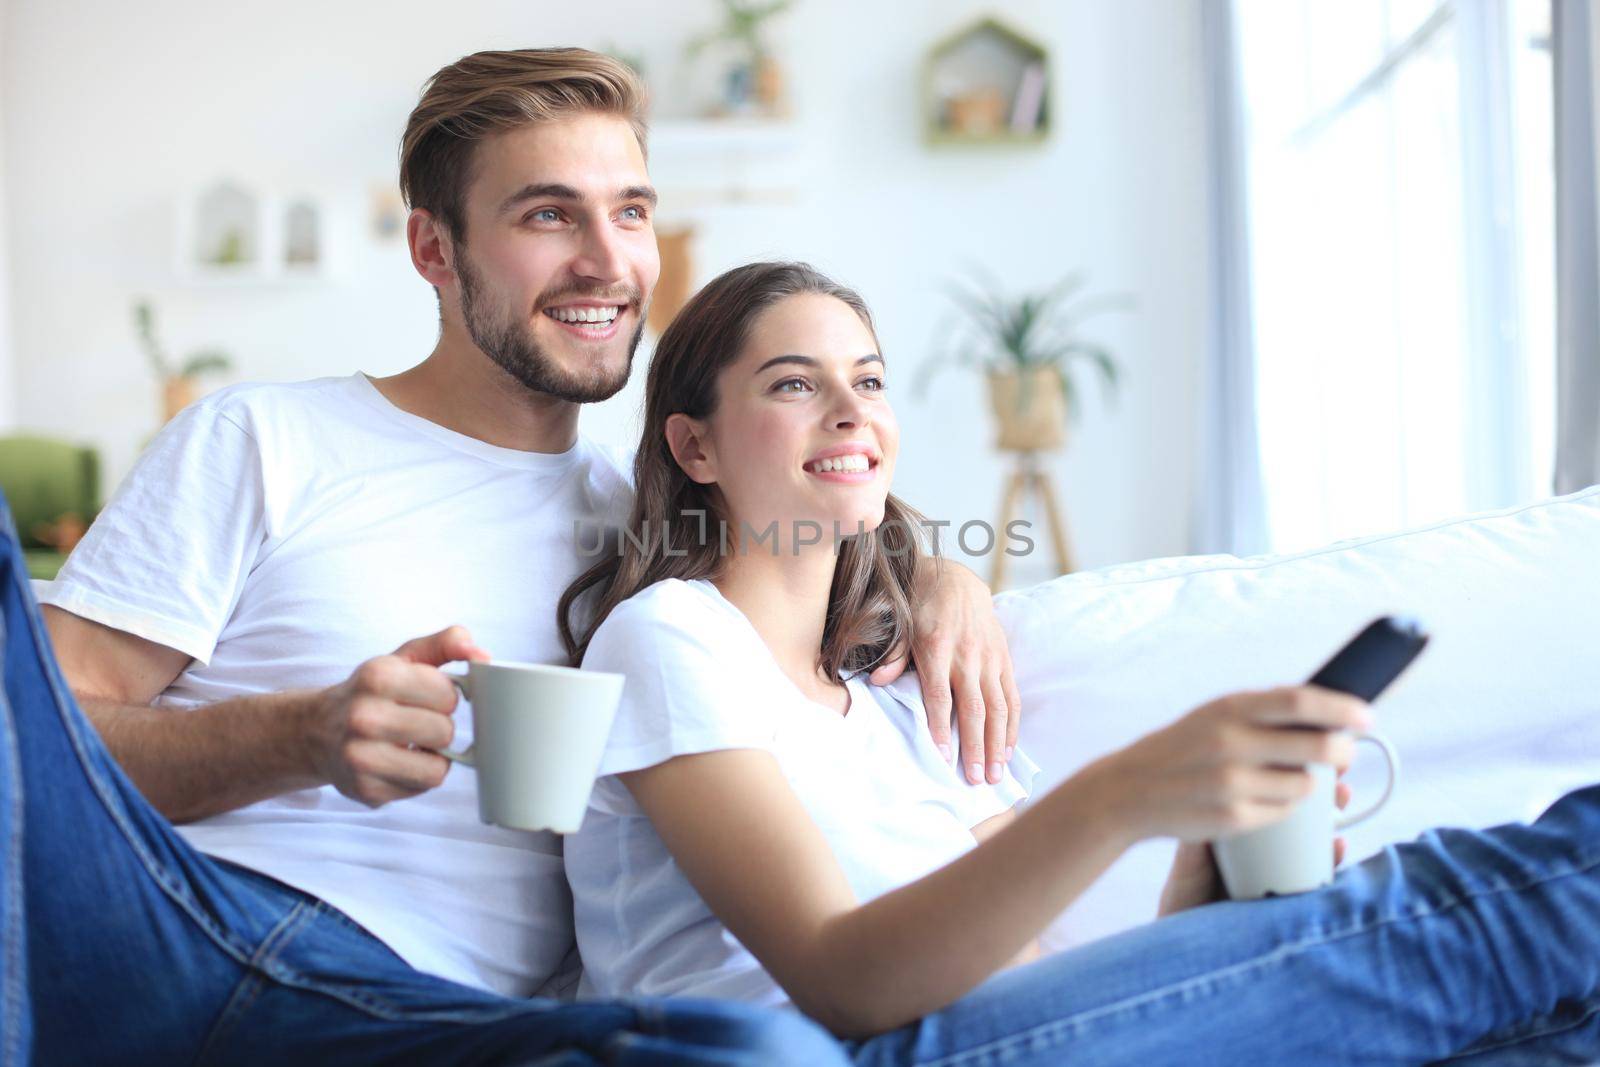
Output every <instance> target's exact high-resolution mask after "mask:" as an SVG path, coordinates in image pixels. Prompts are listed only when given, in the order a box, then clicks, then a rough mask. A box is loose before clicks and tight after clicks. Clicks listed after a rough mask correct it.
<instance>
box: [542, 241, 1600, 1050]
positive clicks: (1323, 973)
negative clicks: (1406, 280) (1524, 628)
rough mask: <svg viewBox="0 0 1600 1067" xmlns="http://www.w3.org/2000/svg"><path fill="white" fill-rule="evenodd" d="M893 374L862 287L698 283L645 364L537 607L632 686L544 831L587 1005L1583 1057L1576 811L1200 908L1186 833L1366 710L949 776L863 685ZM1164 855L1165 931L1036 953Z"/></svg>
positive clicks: (1283, 703) (899, 612) (906, 568)
mask: <svg viewBox="0 0 1600 1067" xmlns="http://www.w3.org/2000/svg"><path fill="white" fill-rule="evenodd" d="M887 378H888V373H887V370H886V367H885V364H884V360H883V357H882V355H881V353H880V352H879V347H878V344H877V340H876V336H875V334H874V331H873V327H872V321H871V318H870V316H869V314H868V311H867V308H866V306H865V305H864V304H863V303H862V301H861V299H860V298H859V297H858V296H856V295H855V294H854V293H853V292H851V291H849V290H847V289H844V288H842V287H840V286H838V285H836V284H834V283H832V282H830V281H829V280H827V279H826V278H824V277H822V276H820V275H819V274H817V273H816V272H815V271H813V270H811V269H810V268H807V267H805V266H803V265H799V264H782V263H776V264H774V263H758V264H752V265H750V266H746V267H741V268H739V269H736V270H733V271H730V272H728V273H727V274H724V275H722V276H721V277H719V278H717V279H716V280H715V281H713V282H712V283H711V284H709V285H708V286H707V287H706V288H705V289H703V290H702V291H701V292H700V293H699V294H698V295H697V296H696V297H695V298H694V299H693V300H691V301H690V303H689V305H688V306H687V307H685V308H684V310H683V311H682V312H681V313H680V314H679V316H678V318H677V320H676V321H675V322H674V323H673V324H672V326H671V328H670V329H668V330H667V332H666V333H665V334H664V335H663V336H662V338H661V341H660V344H659V345H658V346H657V349H656V354H655V359H654V361H653V363H652V365H651V367H650V374H649V383H648V395H647V400H646V414H645V426H644V437H643V442H642V444H641V446H640V449H639V452H638V459H637V465H636V468H635V478H636V487H637V497H636V500H637V502H636V505H635V507H634V511H633V518H632V529H631V530H630V531H629V533H630V536H629V537H627V538H624V539H623V540H622V542H621V550H620V553H619V554H618V555H617V556H615V557H608V558H606V559H604V560H602V561H601V562H600V563H599V564H597V565H596V567H595V568H594V569H593V570H592V571H590V572H589V573H588V574H587V575H585V576H584V577H583V578H582V579H580V580H579V581H578V582H577V583H575V584H574V585H573V587H572V588H571V589H569V590H568V592H567V595H566V597H565V598H564V599H563V601H562V608H561V611H562V623H563V627H564V635H565V637H566V639H567V640H568V644H569V647H570V648H571V650H572V653H573V657H574V660H575V661H578V660H581V662H582V663H583V665H584V666H585V667H592V668H595V669H599V670H607V671H619V672H622V673H624V674H626V675H627V679H628V680H627V685H626V688H625V691H624V695H623V701H622V707H621V710H620V711H619V713H618V718H617V723H616V726H615V728H614V730H613V733H612V736H611V739H610V742H609V745H608V749H607V752H606V755H605V757H604V759H603V762H602V766H601V774H602V777H601V778H600V780H599V781H598V782H597V783H596V786H595V790H594V794H593V798H592V800H591V802H590V803H591V806H590V811H589V813H588V817H587V818H586V820H585V822H584V826H583V829H582V830H581V831H580V832H579V833H578V834H576V835H575V836H573V837H570V838H568V840H567V844H566V864H567V873H568V878H569V880H570V882H571V884H572V888H573V891H574V896H575V900H576V909H577V928H578V941H579V948H580V950H581V953H582V955H583V959H584V963H585V968H586V971H585V979H586V984H587V988H588V989H589V990H590V991H591V992H593V993H596V994H603V995H618V994H629V993H638V994H652V995H655V994H694V995H701V996H719V997H731V998H737V999H740V1000H745V1001H753V1002H759V1003H766V1004H791V1003H792V1004H793V1005H794V1006H796V1007H798V1008H799V1009H800V1010H801V1011H804V1012H805V1013H807V1014H808V1015H811V1016H812V1017H814V1018H815V1019H817V1020H819V1021H821V1022H822V1023H824V1024H825V1025H827V1026H828V1027H829V1028H830V1029H832V1030H833V1031H834V1032H835V1033H836V1034H838V1035H840V1036H842V1037H844V1038H846V1039H847V1040H848V1042H849V1048H850V1050H851V1051H852V1052H853V1054H854V1055H855V1056H856V1058H857V1060H858V1061H859V1062H863V1063H874V1064H876V1063H931V1062H937V1063H941V1064H954V1063H961V1064H967V1063H1006V1064H1034V1063H1037V1064H1059V1063H1074V1064H1076V1063H1110V1062H1119V1063H1120V1062H1130V1063H1164V1062H1177V1061H1182V1062H1186V1063H1203V1062H1232V1063H1237V1062H1283V1063H1291V1062H1292V1063H1302V1062H1305V1063H1310V1062H1319V1063H1321V1062H1329V1063H1332V1062H1352V1063H1354V1062H1360V1063H1380V1062H1382V1063H1418V1062H1423V1061H1428V1060H1434V1059H1439V1058H1442V1057H1446V1056H1451V1055H1455V1054H1458V1053H1461V1052H1462V1051H1463V1050H1466V1049H1468V1048H1473V1049H1476V1050H1479V1051H1480V1054H1481V1056H1482V1057H1483V1058H1482V1059H1475V1060H1473V1062H1474V1063H1479V1062H1489V1061H1491V1060H1492V1059H1494V1058H1495V1057H1496V1056H1500V1055H1506V1056H1513V1055H1515V1056H1526V1055H1532V1054H1539V1055H1554V1054H1555V1053H1556V1052H1557V1051H1558V1050H1559V1051H1561V1052H1564V1053H1571V1054H1581V1055H1584V1056H1585V1058H1588V1057H1592V1056H1597V1055H1600V1014H1597V1006H1600V876H1597V874H1596V865H1597V864H1600V788H1590V789H1587V790H1583V791H1579V792H1576V793H1573V794H1569V795H1568V796H1567V797H1565V798H1563V799H1562V800H1561V801H1560V802H1559V803H1557V804H1556V805H1554V806H1553V807H1552V808H1551V809H1550V810H1549V811H1548V812H1546V814H1545V815H1544V816H1543V817H1542V818H1541V819H1540V820H1539V821H1538V822H1537V823H1535V824H1533V825H1532V826H1505V827H1499V828H1496V829H1494V830H1490V831H1486V832H1482V833H1477V832H1468V831H1457V830H1444V831H1438V832H1436V833H1433V834H1430V835H1427V836H1425V837H1423V838H1421V839H1419V840H1418V841H1416V842H1414V843H1411V844H1407V845H1402V846H1399V847H1396V848H1390V849H1388V850H1386V851H1385V852H1384V853H1382V854H1381V855H1379V856H1377V857H1374V858H1373V859H1371V860H1368V861H1367V862H1365V863H1362V864H1361V865H1359V866H1358V867H1356V868H1354V869H1351V870H1348V871H1345V872H1344V873H1343V874H1342V875H1341V876H1340V877H1339V879H1338V880H1337V881H1336V882H1335V884H1334V885H1332V886H1330V887H1327V888H1325V889H1323V890H1320V891H1318V892H1314V893H1307V894H1302V895H1298V896H1292V897H1283V898H1276V899H1271V900H1266V901H1261V902H1254V903H1226V904H1220V903H1219V904H1213V903H1212V902H1213V901H1215V900H1216V898H1217V896H1218V892H1217V886H1216V883H1215V875H1214V868H1213V866H1212V863H1211V859H1210V855H1209V850H1208V849H1207V847H1206V846H1205V844H1204V842H1205V841H1207V840H1209V839H1212V838H1215V837H1217V836H1219V835H1223V834H1228V833H1234V832H1238V831H1241V830H1246V829H1250V828H1253V827H1257V826H1261V825H1264V824H1266V823H1269V822H1271V821H1273V820H1275V819H1278V818H1281V817H1283V816H1284V815H1285V814H1287V813H1288V811H1289V810H1290V809H1291V807H1292V806H1293V805H1294V804H1295V803H1296V802H1298V801H1299V800H1300V799H1301V798H1302V797H1303V796H1305V794H1306V792H1307V790H1308V789H1309V785H1310V777H1309V774H1308V773H1307V771H1306V770H1305V765H1306V764H1308V763H1317V762H1321V763H1333V764H1337V765H1341V766H1342V765H1344V764H1345V763H1346V762H1347V761H1348V759H1349V755H1350V745H1351V742H1350V736H1349V732H1348V731H1352V730H1357V729H1362V728H1365V727H1366V726H1367V725H1368V719H1369V712H1368V708H1367V706H1366V705H1365V704H1363V703H1361V702H1360V701H1357V700H1354V699H1353V698H1349V697H1346V696H1343V695H1340V694H1336V693H1333V692H1330V691H1326V690H1318V689H1314V688H1310V687H1290V688H1283V689H1276V690H1270V691H1264V692H1247V693H1239V694H1235V695H1232V696H1229V697H1226V698H1223V699H1220V700H1217V701H1215V702H1213V703H1211V704H1207V705H1206V706H1204V707H1201V708H1199V709H1197V710H1195V711H1192V712H1190V713H1189V714H1188V715H1186V716H1184V717H1183V718H1181V719H1179V720H1178V721H1177V722H1176V723H1174V724H1173V725H1172V726H1170V727H1168V728H1166V729H1164V730H1161V731H1159V732H1157V733H1155V734H1152V735H1150V736H1149V737H1146V738H1144V739H1143V740H1141V741H1139V742H1138V743H1136V744H1134V745H1132V746H1130V747H1129V748H1126V749H1124V750H1122V751H1119V752H1116V753H1114V754H1112V755H1110V756H1107V757H1105V758H1103V759H1101V760H1100V761H1098V762H1096V763H1094V764H1092V765H1090V766H1089V767H1087V768H1086V769H1084V770H1083V771H1082V772H1080V773H1079V774H1078V775H1076V776H1075V777H1073V778H1072V779H1070V780H1069V781H1067V782H1065V783H1064V784H1062V785H1061V786H1059V787H1058V788H1056V789H1054V790H1053V791H1051V792H1050V793H1048V794H1046V795H1044V796H1040V797H1036V798H1034V799H1033V800H1032V801H1031V802H1030V803H1029V804H1028V805H1027V806H1026V807H1025V808H1024V809H1023V810H1021V811H1020V812H1019V811H1018V810H1017V808H1018V802H1019V801H1020V800H1021V799H1022V798H1023V797H1024V795H1025V794H1026V793H1027V791H1028V788H1029V782H1030V779H1031V777H1032V775H1031V773H1030V772H1031V764H1029V763H1028V762H1027V760H1026V758H1025V757H1024V756H1023V755H1022V754H1021V753H1020V752H1018V753H1015V754H1014V756H1013V759H1012V762H1011V764H1010V766H1009V768H1008V769H1007V768H1001V769H1000V770H1001V773H1000V774H999V775H985V777H987V778H991V779H992V778H995V777H998V778H999V782H998V784H989V783H988V782H985V783H983V784H979V785H968V784H966V782H965V781H964V779H965V778H966V777H967V775H966V770H967V769H966V768H961V773H960V774H958V773H957V771H956V770H955V769H953V768H952V767H951V765H950V762H949V761H948V760H946V759H945V758H944V757H943V755H942V754H941V753H940V752H938V751H937V750H936V749H935V748H934V747H933V744H932V742H931V741H930V740H929V739H928V736H927V731H926V730H925V729H923V728H922V726H921V724H920V717H921V716H922V715H923V714H924V712H923V709H922V704H921V701H920V699H919V697H918V692H917V689H916V683H915V679H914V678H906V679H902V680H901V681H900V682H897V683H895V684H894V685H893V686H890V687H888V688H880V687H875V686H871V685H869V684H866V683H865V679H864V676H863V674H862V672H863V671H865V670H867V669H870V668H871V666H872V665H873V664H874V663H875V662H877V660H878V659H879V658H880V657H882V656H883V655H884V654H885V651H886V650H888V649H890V648H892V647H894V645H895V644H896V642H897V641H898V640H899V639H900V637H901V636H902V635H903V634H904V632H905V629H906V625H907V622H906V618H907V612H908V604H907V589H908V588H909V585H908V583H909V576H910V574H911V569H912V567H913V565H914V564H915V562H916V559H917V553H918V551H919V549H918V545H917V539H916V537H915V536H914V529H915V520H916V516H915V515H914V514H912V513H911V512H909V511H908V510H907V509H906V507H905V506H904V505H903V504H901V503H900V502H899V501H897V500H896V499H895V498H894V497H893V496H892V495H890V493H889V486H890V482H891V479H892V476H893V473H894V466H895V459H896V455H897V450H898V438H897V433H896V427H895V421H894V414H893V412H892V410H891V408H890V405H889V402H888V399H887V395H886V390H885V383H886V380H887ZM858 531H859V532H858ZM836 532H837V533H838V534H840V535H841V537H840V539H838V540H836V538H835V533H836ZM580 619H581V620H583V621H582V622H580V621H579V620H580ZM1304 727H1315V729H1304ZM1157 836H1166V837H1176V838H1179V839H1180V840H1181V841H1183V842H1184V845H1183V846H1182V847H1181V849H1180V852H1179V857H1178V860H1177V863H1176V865H1175V867H1174V870H1173V874H1172V877H1171V878H1170V879H1169V882H1168V885H1167V888H1166V892H1165V894H1164V898H1163V906H1162V911H1163V913H1165V914H1167V915H1169V916H1170V917H1168V918H1164V919H1162V920H1161V921H1159V922H1155V923H1152V924H1149V925H1148V926H1146V927H1144V928H1142V929H1139V930H1135V931H1132V932H1130V933H1127V934H1124V935H1121V936H1119V937H1115V938H1110V939H1107V940H1105V941H1102V942H1099V943H1096V944H1093V945H1089V946H1086V947H1083V948H1080V949H1077V950H1074V951H1072V952H1067V953H1063V954H1060V955H1056V956H1053V957H1049V958H1046V959H1037V960H1036V959H1035V958H1036V956H1037V951H1036V949H1035V948H1034V938H1035V937H1036V936H1037V935H1038V934H1039V932H1040V931H1041V930H1043V929H1044V927H1045V926H1046V925H1047V924H1048V923H1049V922H1050V921H1051V920H1052V919H1053V918H1055V917H1056V916H1057V915H1058V914H1060V912H1061V911H1062V910H1063V909H1064V908H1065V907H1066V906H1067V905H1068V904H1069V903H1071V901H1072V900H1073V899H1074V897H1076V896H1077V894H1078V893H1079V892H1081V891H1082V890H1083V889H1084V887H1086V886H1087V885H1089V883H1090V882H1091V881H1093V879H1094V878H1096V877H1097V876H1098V875H1099V874H1100V873H1101V872H1102V871H1104V870H1105V868H1106V867H1107V866H1108V865H1109V864H1110V863H1111V862H1112V861H1113V860H1115V859H1116V858H1117V857H1118V856H1119V855H1120V854H1121V853H1122V852H1123V850H1125V849H1126V848H1128V847H1129V846H1130V845H1132V844H1134V843H1135V842H1137V841H1140V840H1142V839H1146V838H1150V837H1157ZM1206 904H1210V905H1212V906H1205V907H1202V906H1200V905H1206ZM1030 961H1032V962H1030Z"/></svg>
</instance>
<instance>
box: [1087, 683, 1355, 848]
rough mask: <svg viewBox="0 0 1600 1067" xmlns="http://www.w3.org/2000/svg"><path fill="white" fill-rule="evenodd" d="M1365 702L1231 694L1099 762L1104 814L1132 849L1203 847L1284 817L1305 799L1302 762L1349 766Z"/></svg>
mask: <svg viewBox="0 0 1600 1067" xmlns="http://www.w3.org/2000/svg"><path fill="white" fill-rule="evenodd" d="M1370 726H1371V712H1370V710H1369V708H1368V705H1367V703H1366V702H1365V701H1363V700H1358V699H1356V698H1355V697H1352V696H1349V695H1347V694H1344V693H1336V692H1334V691H1332V690H1328V689H1322V688H1320V687H1317V686H1284V687H1281V688H1277V689H1267V690H1261V691H1254V692H1242V693H1233V694H1230V695H1228V696H1224V697H1220V698H1218V699H1217V700H1213V701H1211V702H1210V703H1208V704H1205V705H1203V706H1202V707H1200V708H1197V709H1195V710H1194V711H1192V712H1190V713H1189V714H1188V715H1185V716H1184V717H1183V718H1181V719H1179V720H1178V721H1177V722H1175V723H1173V724H1172V725H1170V726H1168V727H1166V728H1164V729H1162V730H1158V731H1156V732H1155V733H1153V734H1150V735H1148V736H1146V737H1144V738H1141V739H1140V740H1138V741H1136V742H1134V743H1133V744H1132V745H1129V746H1128V747H1127V748H1124V749H1122V750H1120V751H1118V752H1115V753H1113V754H1111V755H1110V756H1107V757H1105V759H1104V760H1102V761H1100V762H1101V763H1102V764H1103V765H1104V769H1105V770H1106V771H1107V772H1108V773H1106V774H1104V775H1101V776H1100V777H1101V778H1102V780H1103V781H1104V782H1106V783H1107V785H1106V788H1108V789H1110V790H1112V793H1113V795H1112V796H1111V797H1109V798H1107V799H1108V800H1109V803H1108V804H1107V809H1108V811H1109V812H1111V813H1113V817H1115V818H1118V819H1120V820H1123V821H1124V827H1125V829H1126V830H1127V832H1128V835H1129V837H1130V838H1131V839H1132V840H1136V841H1137V840H1144V839H1146V838H1151V837H1176V838H1178V839H1179V840H1180V841H1185V842H1204V841H1209V840H1211V839H1213V838H1217V837H1222V836H1224V835H1227V834H1236V833H1240V832H1242V831H1245V830H1253V829H1255V828H1256V827H1259V826H1265V825H1267V824H1268V823H1271V822H1275V821H1277V820H1278V819H1281V818H1283V817H1285V816H1286V815H1288V814H1289V812H1290V810H1291V809H1292V808H1293V807H1294V805H1295V804H1296V803H1297V802H1299V801H1300V800H1301V799H1302V798H1304V797H1305V796H1306V795H1307V793H1309V792H1310V790H1311V785H1312V782H1311V775H1310V774H1309V773H1308V772H1307V770H1306V769H1305V765H1306V764H1308V763H1329V764H1333V765H1335V766H1339V767H1344V766H1348V765H1349V763H1350V759H1351V755H1352V748H1353V745H1354V739H1353V738H1352V736H1351V733H1352V732H1360V731H1364V730H1366V729H1369V728H1370Z"/></svg>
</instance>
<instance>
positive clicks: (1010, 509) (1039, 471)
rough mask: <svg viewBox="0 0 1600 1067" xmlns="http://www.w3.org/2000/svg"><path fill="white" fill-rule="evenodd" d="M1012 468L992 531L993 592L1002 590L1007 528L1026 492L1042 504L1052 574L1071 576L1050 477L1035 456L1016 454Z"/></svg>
mask: <svg viewBox="0 0 1600 1067" xmlns="http://www.w3.org/2000/svg"><path fill="white" fill-rule="evenodd" d="M1014 455H1015V456H1016V465H1015V466H1013V467H1012V469H1011V474H1010V476H1009V477H1008V478H1007V479H1006V488H1005V493H1004V495H1003V496H1002V497H1001V502H1000V523H999V525H998V526H997V527H996V528H995V554H994V570H993V572H992V573H991V576H990V578H989V588H990V589H993V590H994V591H995V592H997V593H998V592H1000V590H1002V589H1004V588H1005V580H1006V564H1007V562H1009V560H1010V558H1011V557H1009V556H1008V555H1006V550H1005V546H1006V544H1007V543H1008V539H1007V537H1006V528H1007V526H1008V525H1009V524H1010V523H1011V522H1013V521H1014V520H1016V519H1019V518H1021V517H1022V515H1021V509H1022V505H1023V501H1024V498H1025V497H1026V495H1027V494H1029V493H1030V492H1031V493H1033V494H1035V495H1037V496H1038V497H1039V498H1040V500H1041V501H1043V503H1044V514H1045V521H1046V522H1047V523H1048V524H1049V526H1050V542H1051V547H1053V548H1054V549H1055V555H1056V573H1057V574H1071V573H1072V571H1073V569H1074V567H1073V562H1072V547H1071V543H1070V542H1069V541H1068V539H1067V523H1066V520H1065V519H1064V518H1063V517H1062V515H1061V506H1060V504H1059V503H1058V502H1057V501H1056V492H1055V488H1054V486H1052V485H1051V484H1050V477H1049V475H1047V474H1046V473H1045V472H1044V469H1043V468H1042V467H1041V465H1040V463H1039V453H1038V452H1016V453H1014Z"/></svg>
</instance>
